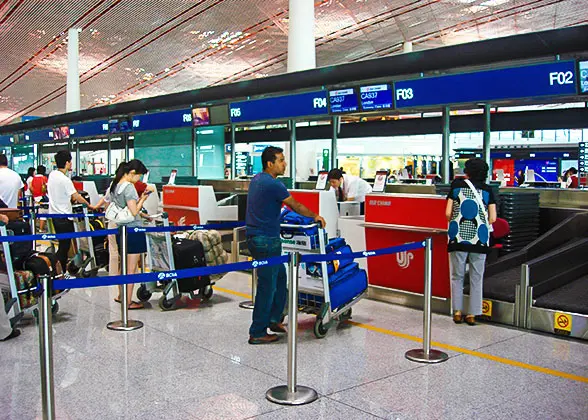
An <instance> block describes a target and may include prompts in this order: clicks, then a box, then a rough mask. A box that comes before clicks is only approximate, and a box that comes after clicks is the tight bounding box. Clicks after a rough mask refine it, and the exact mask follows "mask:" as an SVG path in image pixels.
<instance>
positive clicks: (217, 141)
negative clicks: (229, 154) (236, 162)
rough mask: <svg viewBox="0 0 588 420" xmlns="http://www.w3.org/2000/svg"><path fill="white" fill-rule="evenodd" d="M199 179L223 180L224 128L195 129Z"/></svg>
mask: <svg viewBox="0 0 588 420" xmlns="http://www.w3.org/2000/svg"><path fill="white" fill-rule="evenodd" d="M196 150H197V154H196V162H197V165H198V171H197V173H198V178H199V179H225V127H224V126H216V127H202V128H198V129H196Z"/></svg>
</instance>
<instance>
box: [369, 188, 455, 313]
mask: <svg viewBox="0 0 588 420" xmlns="http://www.w3.org/2000/svg"><path fill="white" fill-rule="evenodd" d="M445 206H446V200H445V198H444V197H441V196H436V195H428V194H369V195H368V196H367V197H366V201H365V239H366V246H367V249H377V248H385V247H390V246H395V245H402V244H404V243H407V242H415V241H422V240H424V239H425V238H427V237H431V238H432V241H433V267H432V271H433V278H432V294H433V302H432V305H433V306H432V307H433V309H434V310H436V311H440V312H445V311H449V310H450V307H449V303H450V297H451V292H450V283H449V258H448V254H447V226H448V225H447V220H446V219H445ZM367 266H368V279H369V284H370V297H372V298H375V299H381V300H386V301H389V302H393V303H398V304H402V305H404V306H412V307H422V305H423V298H422V294H423V291H424V272H425V259H424V251H423V250H415V251H405V252H401V253H398V254H395V255H385V256H380V257H372V258H368V262H367Z"/></svg>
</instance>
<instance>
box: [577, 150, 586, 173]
mask: <svg viewBox="0 0 588 420" xmlns="http://www.w3.org/2000/svg"><path fill="white" fill-rule="evenodd" d="M578 172H579V173H581V174H585V173H587V172H588V143H580V144H579V145H578Z"/></svg>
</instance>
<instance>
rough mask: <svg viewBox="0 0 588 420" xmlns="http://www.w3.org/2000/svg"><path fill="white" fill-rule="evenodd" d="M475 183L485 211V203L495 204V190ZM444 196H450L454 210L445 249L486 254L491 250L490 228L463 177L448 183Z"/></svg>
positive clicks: (487, 204)
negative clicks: (449, 185) (447, 191)
mask: <svg viewBox="0 0 588 420" xmlns="http://www.w3.org/2000/svg"><path fill="white" fill-rule="evenodd" d="M472 183H473V184H474V188H476V190H477V191H478V194H479V195H480V198H481V199H482V203H483V204H484V207H485V209H486V214H488V206H489V205H490V204H496V197H495V196H494V191H493V190H492V188H491V187H490V186H489V185H488V184H476V183H474V182H472ZM447 198H448V199H449V198H451V199H452V200H453V212H452V214H451V220H450V222H449V230H448V232H447V233H448V235H449V244H448V246H447V250H448V251H449V252H453V251H464V252H473V253H478V254H487V253H488V252H490V247H489V243H490V231H489V229H488V226H489V224H488V220H486V216H485V215H484V210H483V209H482V208H480V206H479V205H478V202H477V201H476V196H475V195H474V193H473V191H472V190H471V189H470V187H469V186H468V184H466V182H465V180H463V179H456V180H454V181H453V182H452V183H451V190H450V191H449V194H447Z"/></svg>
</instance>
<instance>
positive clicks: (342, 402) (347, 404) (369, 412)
mask: <svg viewBox="0 0 588 420" xmlns="http://www.w3.org/2000/svg"><path fill="white" fill-rule="evenodd" d="M323 398H326V399H328V400H330V401H335V402H337V403H339V404H343V405H345V406H347V407H350V408H353V409H354V410H357V411H361V412H362V413H365V414H369V415H370V416H373V417H376V418H378V419H383V420H386V417H382V416H380V415H378V414H375V413H372V412H371V411H368V410H365V409H363V408H359V407H356V406H354V405H351V404H350V403H347V402H345V401H339V400H336V399H334V398H331V397H329V396H328V395H325V396H324V397H323Z"/></svg>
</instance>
